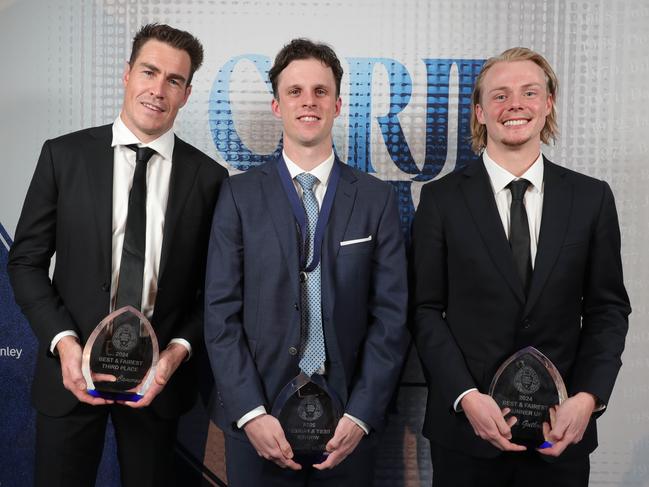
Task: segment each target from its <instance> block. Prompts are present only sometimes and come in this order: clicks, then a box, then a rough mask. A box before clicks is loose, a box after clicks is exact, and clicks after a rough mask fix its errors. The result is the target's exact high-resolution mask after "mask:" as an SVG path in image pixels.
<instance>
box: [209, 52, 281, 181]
mask: <svg viewBox="0 0 649 487" xmlns="http://www.w3.org/2000/svg"><path fill="white" fill-rule="evenodd" d="M244 59H245V60H248V61H251V62H252V63H253V64H254V65H255V67H256V68H257V70H258V71H259V74H260V75H261V79H263V80H264V81H265V82H266V85H267V86H268V90H269V91H270V92H271V93H272V92H273V89H272V86H271V84H270V80H269V79H268V70H269V69H270V67H271V64H270V59H269V58H268V57H266V56H261V55H257V54H243V55H241V56H236V57H234V58H232V59H230V60H229V61H228V62H227V63H225V65H224V66H223V67H222V68H221V69H220V70H219V72H218V74H217V75H216V80H214V84H213V85H212V91H211V92H210V99H209V105H208V119H209V123H210V131H211V133H212V140H213V141H214V145H215V146H216V150H218V151H219V154H221V156H222V157H223V159H225V160H226V161H227V163H228V164H230V165H231V166H233V167H235V168H237V169H239V170H241V171H247V170H248V169H250V168H251V167H255V166H259V165H261V164H263V163H264V162H266V161H268V160H270V159H273V158H274V157H275V154H276V153H277V152H278V151H279V150H281V145H279V146H278V147H277V149H276V150H275V151H274V152H271V153H270V154H256V153H254V152H252V151H251V150H250V149H249V148H248V147H246V146H245V145H244V143H243V141H242V140H241V137H239V134H238V133H237V130H236V129H235V127H234V119H233V118H232V105H231V104H230V76H231V75H232V71H233V70H234V67H235V66H236V65H237V63H238V62H239V61H241V60H244Z"/></svg>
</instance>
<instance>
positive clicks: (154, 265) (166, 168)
mask: <svg viewBox="0 0 649 487" xmlns="http://www.w3.org/2000/svg"><path fill="white" fill-rule="evenodd" d="M174 142H175V138H174V133H173V130H168V131H167V132H165V133H164V134H162V135H161V136H160V137H158V138H157V139H155V140H153V141H151V142H149V143H148V144H142V143H141V142H140V141H139V139H138V138H137V136H136V135H135V134H134V133H133V132H131V130H129V128H128V127H127V126H126V125H125V124H124V122H123V121H122V119H121V117H117V119H116V120H115V122H114V123H113V140H112V143H111V146H112V147H113V212H112V213H113V219H112V232H111V235H112V237H111V249H112V265H111V285H110V311H111V312H112V311H114V308H115V299H116V295H117V288H118V283H119V269H120V264H121V260H122V246H123V244H124V232H125V230H126V217H127V215H128V198H129V193H130V191H131V186H133V176H134V174H135V151H134V150H131V149H129V148H128V147H126V146H127V145H130V144H136V145H139V146H140V147H150V148H151V149H153V150H155V152H156V153H155V154H153V156H151V159H149V162H148V163H147V168H146V193H147V194H146V244H145V256H144V276H143V282H142V306H141V311H142V314H144V315H145V316H146V317H147V318H149V319H150V318H151V316H152V315H153V308H154V306H155V300H156V295H157V292H158V271H159V269H160V255H161V253H162V237H163V231H164V223H165V211H166V209H167V200H168V198H169V181H170V179H171V168H172V162H171V159H172V155H173V151H174ZM68 335H71V336H76V337H77V338H78V336H77V334H76V333H75V332H74V331H73V330H66V331H63V332H61V333H59V334H57V335H56V336H55V337H54V339H53V340H52V344H51V348H50V351H51V352H52V353H54V350H55V348H56V344H57V343H58V342H59V340H60V339H61V338H63V337H64V336H68ZM170 343H180V344H181V345H183V346H184V347H185V348H186V349H187V351H188V352H189V354H191V350H192V348H191V345H190V343H189V342H188V341H187V340H185V339H183V338H174V339H172V340H171V341H170Z"/></svg>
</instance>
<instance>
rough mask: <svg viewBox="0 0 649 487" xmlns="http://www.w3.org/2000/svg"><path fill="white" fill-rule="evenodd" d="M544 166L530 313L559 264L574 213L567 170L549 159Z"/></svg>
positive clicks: (529, 304) (529, 303)
mask: <svg viewBox="0 0 649 487" xmlns="http://www.w3.org/2000/svg"><path fill="white" fill-rule="evenodd" d="M543 164H544V166H543V181H544V183H543V212H542V217H541V230H540V232H539V242H538V246H537V252H536V260H535V262H534V273H533V274H532V284H531V286H530V292H529V296H528V300H527V303H526V305H525V313H526V314H527V313H529V312H530V311H531V309H532V307H533V306H534V303H535V302H536V300H537V299H538V297H539V295H540V294H541V290H542V289H543V286H544V285H545V282H546V280H547V279H548V276H549V275H550V272H551V271H552V268H553V267H554V264H555V262H556V261H557V257H558V256H559V252H560V251H561V246H562V245H563V241H564V239H565V235H566V231H567V230H568V221H569V220H570V214H571V212H572V188H571V187H570V185H569V184H568V183H566V181H565V180H564V178H563V176H564V175H565V171H564V170H563V169H562V168H561V167H559V166H557V165H555V164H552V163H551V162H550V161H548V160H547V159H545V158H544V160H543Z"/></svg>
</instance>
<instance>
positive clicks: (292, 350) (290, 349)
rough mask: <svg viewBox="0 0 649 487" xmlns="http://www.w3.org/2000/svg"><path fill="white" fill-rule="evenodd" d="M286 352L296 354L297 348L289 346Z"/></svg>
mask: <svg viewBox="0 0 649 487" xmlns="http://www.w3.org/2000/svg"><path fill="white" fill-rule="evenodd" d="M288 353H289V354H291V355H297V348H295V347H289V349H288Z"/></svg>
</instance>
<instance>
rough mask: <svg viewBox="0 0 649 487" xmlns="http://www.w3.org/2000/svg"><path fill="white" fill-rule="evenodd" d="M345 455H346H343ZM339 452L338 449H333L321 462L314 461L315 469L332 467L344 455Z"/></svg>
mask: <svg viewBox="0 0 649 487" xmlns="http://www.w3.org/2000/svg"><path fill="white" fill-rule="evenodd" d="M345 456H347V455H345ZM341 457H342V455H341V453H340V452H339V451H334V452H333V453H331V454H329V455H328V456H327V459H326V460H325V461H324V462H322V463H316V464H314V465H312V466H313V468H315V469H316V470H327V469H330V468H334V467H335V466H336V465H338V464H339V463H340V462H341V461H342V460H343V459H344V458H345V457H342V458H341Z"/></svg>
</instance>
